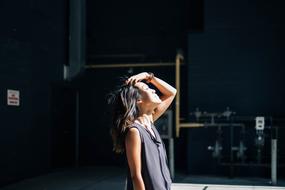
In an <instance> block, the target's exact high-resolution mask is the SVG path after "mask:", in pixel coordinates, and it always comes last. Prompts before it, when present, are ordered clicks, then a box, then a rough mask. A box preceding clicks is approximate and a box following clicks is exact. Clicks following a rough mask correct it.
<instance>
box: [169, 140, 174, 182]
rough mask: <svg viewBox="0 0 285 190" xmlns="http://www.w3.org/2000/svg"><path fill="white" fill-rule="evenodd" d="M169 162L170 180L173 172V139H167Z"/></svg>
mask: <svg viewBox="0 0 285 190" xmlns="http://www.w3.org/2000/svg"><path fill="white" fill-rule="evenodd" d="M169 161H170V162H169V165H170V166H169V167H170V174H171V177H172V179H174V177H175V176H174V174H175V171H174V139H173V138H170V139H169Z"/></svg>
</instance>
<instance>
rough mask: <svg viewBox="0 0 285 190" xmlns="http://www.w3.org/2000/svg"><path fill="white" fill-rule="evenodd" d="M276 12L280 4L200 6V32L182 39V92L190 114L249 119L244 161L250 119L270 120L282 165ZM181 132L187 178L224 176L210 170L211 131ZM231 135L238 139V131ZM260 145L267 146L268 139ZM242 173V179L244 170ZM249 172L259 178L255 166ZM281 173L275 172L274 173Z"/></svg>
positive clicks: (282, 71) (283, 78) (280, 36)
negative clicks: (185, 58) (226, 113)
mask: <svg viewBox="0 0 285 190" xmlns="http://www.w3.org/2000/svg"><path fill="white" fill-rule="evenodd" d="M281 7H284V3H283V2H282V1H270V2H269V1H235V2H233V1H219V2H216V1H215V2H214V1H206V2H205V7H204V8H205V15H204V19H205V20H204V23H205V25H204V31H203V32H196V33H193V32H192V33H189V35H188V36H189V38H188V44H189V47H188V50H189V51H188V54H187V56H188V59H189V63H188V64H189V65H188V68H189V70H188V74H189V75H188V79H189V80H188V83H189V86H188V88H187V89H183V90H184V91H187V92H188V94H189V102H188V107H189V111H190V112H193V111H195V109H196V107H199V108H200V111H206V112H223V111H225V110H226V107H229V108H230V109H231V110H232V111H235V112H236V115H237V116H248V118H251V123H250V124H248V123H247V127H248V128H247V134H250V135H248V137H247V139H246V141H247V143H248V144H246V146H247V147H248V148H249V149H248V151H247V153H246V154H247V156H249V154H254V153H255V151H256V147H254V138H255V131H254V130H253V131H251V130H252V128H254V126H255V125H254V120H253V117H255V116H259V115H261V116H272V117H273V120H274V122H273V123H274V124H273V125H276V126H279V127H280V129H279V142H278V146H279V148H278V156H279V164H280V165H281V164H283V163H284V162H285V159H284V158H285V157H284V154H283V152H284V151H283V150H284V146H283V144H284V141H283V139H284V127H285V126H284V117H285V111H284V106H285V101H284V96H285V88H284V85H285V84H284V82H285V66H284V64H283V62H284V56H283V52H284V50H285V45H284V42H285V36H284V32H285V27H284V22H283V18H284V16H285V15H284V11H282V8H281ZM282 119H283V121H282V122H281V121H280V120H282ZM236 122H239V121H236ZM266 125H271V123H266ZM248 129H251V130H249V131H248ZM228 130H229V129H224V134H223V135H224V137H225V138H227V136H229V135H230V133H229V132H228ZM184 133H185V134H187V138H188V144H187V146H188V149H187V152H188V153H187V154H188V164H189V168H188V170H189V173H192V174H193V173H200V174H213V172H214V173H215V172H216V174H218V173H220V174H225V173H226V172H225V171H222V170H221V168H218V167H216V168H215V166H216V165H214V163H215V160H214V159H213V158H212V156H211V152H210V151H208V150H207V147H208V146H210V145H211V146H213V145H214V143H215V140H216V135H217V131H216V128H215V129H210V128H206V129H191V130H188V131H187V130H185V132H184ZM234 135H235V138H236V139H238V140H240V139H241V138H240V136H239V135H240V133H239V132H237V133H235V134H234ZM267 137H270V133H267ZM265 142H266V144H267V143H269V144H270V138H269V139H266V141H265ZM224 143H225V144H224V146H228V143H226V141H224ZM237 143H239V142H238V141H237V142H236V144H237ZM197 147H198V148H197ZM250 147H251V148H250ZM224 148H225V147H224ZM223 151H224V150H223ZM266 154H267V155H264V154H263V156H270V151H269V152H267V153H266ZM228 155H229V154H228ZM224 156H226V155H224ZM263 158H264V157H263ZM249 159H250V158H248V160H249ZM227 169H228V167H227ZM244 169H246V170H244ZM244 169H242V170H243V171H244V174H245V173H246V172H245V171H249V170H248V169H249V167H245V168H244ZM251 169H252V171H254V172H255V175H258V174H260V175H263V174H264V173H263V172H261V170H259V169H260V168H258V167H257V168H251ZM263 169H265V168H263ZM242 170H241V171H242ZM282 170H283V169H282V168H279V172H281V171H282ZM228 171H229V170H228ZM262 171H264V170H262ZM265 171H266V172H265V173H266V177H270V176H269V175H270V171H269V170H266V169H265ZM258 172H259V173H258ZM226 174H228V173H226ZM240 174H241V173H240ZM247 175H250V172H248V173H247ZM278 175H280V173H279V174H278ZM263 176H264V175H263ZM283 176H284V173H283Z"/></svg>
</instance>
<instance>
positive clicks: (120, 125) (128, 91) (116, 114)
mask: <svg viewBox="0 0 285 190" xmlns="http://www.w3.org/2000/svg"><path fill="white" fill-rule="evenodd" d="M109 95H110V97H109V98H108V103H109V104H111V106H112V116H113V117H112V122H113V123H112V127H111V131H110V132H111V136H112V140H113V150H114V151H115V152H116V153H123V152H124V150H125V132H126V129H127V128H128V127H129V126H130V125H132V124H133V122H134V120H135V119H136V118H137V117H138V115H139V110H138V107H137V100H138V99H139V98H140V97H141V95H140V93H139V89H138V88H137V87H136V86H134V85H133V84H123V85H121V86H119V87H118V89H117V90H115V91H114V92H112V93H110V94H109Z"/></svg>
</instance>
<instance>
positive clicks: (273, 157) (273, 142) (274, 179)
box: [271, 139, 277, 185]
mask: <svg viewBox="0 0 285 190" xmlns="http://www.w3.org/2000/svg"><path fill="white" fill-rule="evenodd" d="M271 181H272V185H276V184H277V139H272V140H271Z"/></svg>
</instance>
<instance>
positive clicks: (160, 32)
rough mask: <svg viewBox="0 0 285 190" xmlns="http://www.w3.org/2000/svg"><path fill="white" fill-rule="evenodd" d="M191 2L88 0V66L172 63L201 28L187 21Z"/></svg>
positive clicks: (181, 0) (180, 0)
mask: <svg viewBox="0 0 285 190" xmlns="http://www.w3.org/2000/svg"><path fill="white" fill-rule="evenodd" d="M190 2H196V1H186V0H179V1H163V0H159V1H151V0H146V1H140V2H134V1H131V0H127V1H123V2H119V1H104V2H103V1H93V0H90V1H87V39H88V40H87V47H88V50H87V60H88V61H87V64H95V63H97V64H100V62H101V63H103V62H104V63H107V62H108V61H111V62H113V63H114V62H119V61H123V62H127V61H130V62H139V61H141V62H146V61H149V62H150V61H172V60H173V59H174V58H175V55H176V49H177V48H185V47H186V46H187V41H186V36H187V30H188V29H189V28H197V27H199V25H197V24H196V25H197V26H196V25H191V24H189V22H187V21H188V20H189V15H188V13H189V8H192V7H191V6H190ZM192 4H194V3H192ZM196 4H198V3H196ZM196 8H197V7H196ZM193 9H194V6H193ZM197 9H198V8H197ZM197 9H196V10H197ZM190 10H191V9H190ZM118 54H120V56H118V57H113V56H114V55H118ZM102 56H103V57H102Z"/></svg>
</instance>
